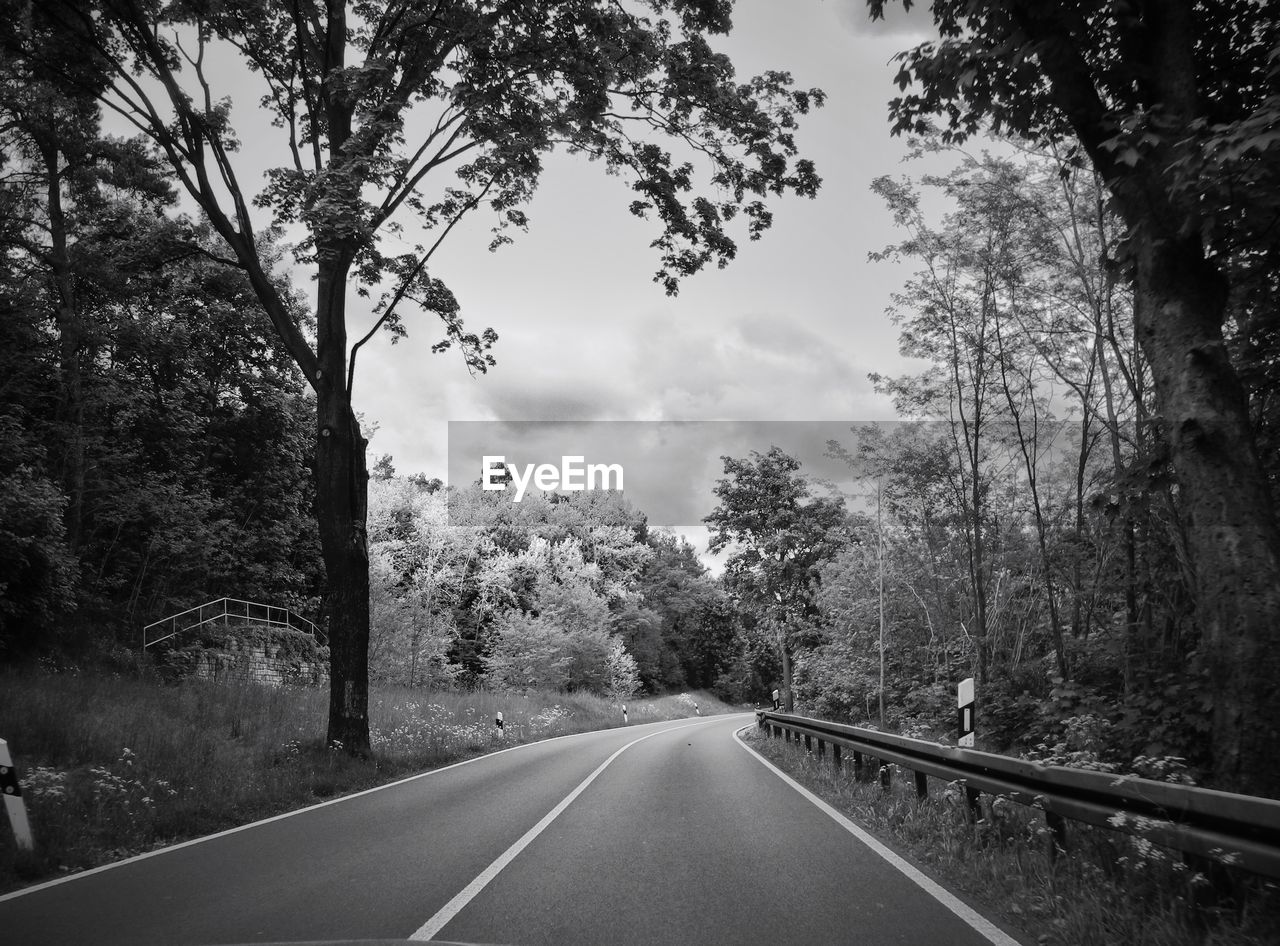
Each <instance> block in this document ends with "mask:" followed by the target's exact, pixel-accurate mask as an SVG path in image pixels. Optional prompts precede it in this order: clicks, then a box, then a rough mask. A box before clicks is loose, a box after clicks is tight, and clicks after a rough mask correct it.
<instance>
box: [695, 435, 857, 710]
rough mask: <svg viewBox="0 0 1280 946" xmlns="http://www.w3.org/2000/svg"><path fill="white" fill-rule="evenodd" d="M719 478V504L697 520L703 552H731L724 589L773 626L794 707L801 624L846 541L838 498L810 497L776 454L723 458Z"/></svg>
mask: <svg viewBox="0 0 1280 946" xmlns="http://www.w3.org/2000/svg"><path fill="white" fill-rule="evenodd" d="M721 460H722V461H723V462H724V472H725V478H724V479H721V480H718V481H717V482H716V486H715V494H716V497H717V498H718V499H719V500H720V504H719V505H718V506H716V508H715V509H714V510H712V512H711V514H710V515H708V516H705V517H704V518H703V522H705V523H707V525H708V527H709V529H710V531H711V540H710V542H709V543H708V547H709V548H710V549H711V550H712V551H713V552H717V551H720V550H721V549H725V548H729V547H730V546H733V547H734V552H733V554H731V555H730V556H729V560H728V562H727V563H726V564H725V583H726V585H727V586H728V587H729V588H730V590H731V591H733V592H734V593H735V594H736V595H737V596H738V597H739V599H740V600H742V601H745V602H750V604H751V605H752V606H754V607H755V608H756V609H757V610H758V611H759V613H760V615H761V616H762V617H763V618H764V619H765V620H766V621H768V623H769V624H771V625H772V629H773V633H774V637H775V642H776V648H777V651H778V657H779V659H780V661H781V664H782V688H783V694H784V698H785V702H786V708H787V710H788V711H790V710H791V709H792V708H793V707H794V701H793V695H792V692H791V661H792V656H793V650H794V646H795V638H796V636H797V634H798V633H799V624H800V622H802V621H803V620H804V619H805V618H807V617H810V616H812V614H813V613H814V606H813V592H814V590H815V588H816V586H817V583H818V571H819V567H820V566H821V564H822V563H823V562H824V561H826V560H827V559H829V558H831V557H832V556H833V555H835V554H836V552H838V551H839V550H840V548H842V547H843V546H844V545H845V544H846V543H847V541H848V537H847V535H846V534H845V531H844V523H845V512H844V500H843V499H829V498H827V497H816V498H815V497H811V496H810V495H809V485H808V483H807V482H806V481H805V479H804V477H803V476H801V475H800V474H799V472H798V471H799V469H800V461H798V460H796V459H795V458H794V457H791V456H789V455H787V454H786V453H785V452H784V451H782V450H781V449H779V448H778V447H770V448H769V452H768V453H765V454H761V453H759V452H757V451H755V450H753V451H751V455H750V456H749V457H747V458H746V459H744V460H737V459H734V458H733V457H721Z"/></svg>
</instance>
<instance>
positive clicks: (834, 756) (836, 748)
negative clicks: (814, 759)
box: [831, 742, 844, 769]
mask: <svg viewBox="0 0 1280 946" xmlns="http://www.w3.org/2000/svg"><path fill="white" fill-rule="evenodd" d="M831 763H832V764H833V765H834V766H835V767H836V768H837V769H838V768H841V767H842V766H843V765H844V759H842V758H840V744H839V743H837V742H833V743H832V744H831Z"/></svg>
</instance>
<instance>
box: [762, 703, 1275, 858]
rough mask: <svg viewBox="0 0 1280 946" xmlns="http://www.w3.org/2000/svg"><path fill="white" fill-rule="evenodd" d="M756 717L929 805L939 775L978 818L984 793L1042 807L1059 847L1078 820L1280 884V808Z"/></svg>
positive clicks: (801, 720)
mask: <svg viewBox="0 0 1280 946" xmlns="http://www.w3.org/2000/svg"><path fill="white" fill-rule="evenodd" d="M756 719H757V722H758V724H759V726H760V727H761V728H762V729H766V730H767V731H768V732H769V734H770V735H775V736H776V735H779V734H785V735H786V738H787V739H788V740H790V739H791V736H792V734H794V735H795V736H796V740H797V741H799V740H800V739H801V738H803V739H804V742H805V746H806V748H809V749H812V748H813V746H812V741H813V740H815V739H816V740H818V753H819V755H824V754H825V748H826V745H828V744H829V745H830V746H831V747H832V758H833V761H834V762H835V763H836V765H840V764H841V763H842V761H843V759H842V752H841V750H842V749H849V750H852V753H853V763H854V767H855V772H861V771H862V770H863V769H864V767H865V766H867V765H868V764H869V763H868V761H867V759H868V758H869V759H876V760H878V761H879V763H880V765H879V766H878V768H879V770H880V778H881V784H883V785H884V786H885V787H886V788H887V787H888V785H889V771H890V770H889V769H888V768H887V766H886V765H885V763H893V764H895V765H899V766H902V767H903V768H906V769H909V770H911V771H912V772H913V773H914V774H915V785H916V791H917V793H918V794H919V795H920V796H921V797H922V798H923V797H924V796H925V795H926V794H927V792H928V777H929V776H933V777H934V778H939V779H943V780H945V781H947V782H960V783H962V784H963V786H964V788H965V792H966V794H967V797H968V802H969V805H970V808H971V809H974V810H976V808H977V806H978V799H979V796H980V794H981V793H984V792H985V793H987V794H990V795H1002V796H1004V797H1006V798H1008V799H1010V800H1011V801H1014V802H1016V803H1018V804H1021V805H1027V806H1029V807H1033V808H1039V809H1041V810H1043V811H1044V813H1045V819H1046V823H1047V825H1048V827H1049V829H1050V830H1051V831H1052V833H1053V836H1054V840H1055V842H1056V845H1055V847H1058V848H1065V846H1066V827H1065V819H1071V820H1073V821H1083V822H1086V823H1088V824H1094V825H1100V826H1102V827H1105V828H1110V829H1112V830H1115V831H1123V832H1125V833H1126V834H1131V835H1134V836H1137V837H1141V838H1145V839H1147V840H1148V841H1150V842H1152V843H1153V844H1159V845H1162V846H1164V847H1168V848H1173V849H1175V850H1178V851H1181V852H1183V853H1184V854H1187V855H1191V856H1194V857H1198V858H1203V859H1206V860H1208V861H1212V862H1217V863H1221V864H1225V865H1229V866H1231V867H1238V868H1241V869H1244V870H1247V871H1250V872H1252V873H1256V874H1261V875H1263V876H1266V877H1273V878H1280V800H1275V799H1270V798H1257V797H1254V796H1252V795H1236V794H1232V793H1231V792H1220V791H1215V790H1213V789H1208V788H1195V787H1192V786H1188V785H1175V784H1171V783H1168V782H1156V781H1153V780H1151V779H1144V778H1138V777H1137V776H1132V775H1114V774H1111V773H1106V772H1094V771H1089V770H1087V769H1072V768H1065V767H1063V766H1057V765H1042V764H1040V763H1038V762H1029V761H1027V760H1025V759H1015V758H1012V757H1010V756H1002V755H996V754H994V753H990V752H981V751H979V750H976V749H960V748H956V747H952V746H942V745H938V744H937V743H932V742H925V741H923V740H921V739H910V738H908V737H906V736H898V735H894V734H892V733H882V732H877V731H876V730H873V729H861V728H858V727H856V726H846V725H843V724H841V723H829V722H824V721H822V720H817V719H810V718H808V717H804V716H795V715H790V714H785V713H773V712H769V711H766V710H758V711H757V712H756ZM864 757H866V758H864Z"/></svg>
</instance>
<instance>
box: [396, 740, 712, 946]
mask: <svg viewBox="0 0 1280 946" xmlns="http://www.w3.org/2000/svg"><path fill="white" fill-rule="evenodd" d="M714 721H715V720H714V718H712V719H702V720H698V721H697V722H694V723H684V724H683V725H680V726H672V727H671V728H670V729H660V730H658V731H657V732H651V733H649V734H648V735H647V736H641V737H640V738H639V739H633V740H631V741H630V742H628V743H627V744H626V745H625V746H623V747H622V748H621V749H619V750H618V751H617V752H615V753H614V754H613V755H611V756H609V758H607V759H605V760H604V761H603V762H601V763H600V765H599V766H598V767H597V768H596V770H595V771H594V772H592V773H591V774H590V775H588V776H587V777H586V778H585V779H583V780H582V781H581V782H580V783H579V784H578V786H577V787H576V788H575V789H574V790H573V791H571V792H570V793H569V794H568V795H566V796H565V797H564V798H563V799H561V801H560V803H559V804H558V805H556V806H555V807H554V808H552V809H551V810H550V811H549V812H547V813H546V815H544V816H543V818H542V820H541V821H539V822H538V823H537V824H535V825H534V826H533V827H532V828H530V829H529V830H528V831H526V832H525V833H524V834H523V835H522V836H521V837H520V839H519V840H518V841H516V843H515V844H513V845H511V847H509V848H507V849H506V850H505V851H503V852H502V853H501V854H499V855H498V857H497V859H496V860H494V862H493V863H492V864H490V865H489V866H488V867H486V868H485V869H484V870H482V871H481V872H480V874H479V875H478V876H477V877H476V879H475V880H473V881H471V883H469V884H467V886H466V887H464V888H463V889H462V890H461V891H460V892H459V893H458V894H457V895H456V896H455V897H454V898H453V899H452V900H450V901H449V902H448V903H446V904H445V905H444V906H443V907H441V908H440V909H439V910H438V911H437V912H436V915H435V916H433V917H432V918H431V919H429V920H427V922H426V923H423V924H422V926H420V927H418V929H417V930H415V931H414V932H413V933H412V934H411V935H410V936H409V939H410V940H414V941H418V942H421V941H423V940H430V939H435V938H436V934H438V933H439V932H440V931H441V930H442V929H444V927H445V925H446V924H447V923H448V922H449V921H450V920H452V919H453V918H454V917H455V916H457V915H458V913H459V912H461V911H462V909H463V907H465V906H466V905H467V904H468V903H470V902H471V901H472V900H474V899H475V897H476V895H477V894H479V893H480V891H481V890H483V889H484V888H485V887H487V886H488V885H489V883H490V881H492V880H493V879H494V878H495V877H497V876H498V874H500V873H502V870H503V868H505V867H506V866H507V865H508V864H510V863H511V862H512V861H513V860H515V859H516V857H517V856H518V855H519V854H520V852H521V851H523V850H524V849H525V848H527V847H528V846H529V845H530V844H532V843H533V840H534V839H535V838H536V837H537V836H538V835H540V834H541V833H542V832H543V831H545V830H546V829H547V826H548V825H550V824H551V822H553V821H555V820H556V818H557V817H559V815H560V813H561V812H562V811H564V810H565V809H566V808H568V807H569V805H570V804H572V803H573V800H574V799H575V798H577V797H578V796H579V795H581V794H582V793H583V792H584V791H586V788H587V786H588V785H590V784H591V783H592V782H594V781H595V780H596V778H597V777H598V776H599V775H600V773H601V772H603V771H604V770H605V769H607V768H608V767H609V765H610V764H611V763H612V762H613V760H614V759H616V758H618V756H620V755H622V753H624V752H626V751H627V750H628V749H630V748H631V747H632V746H634V745H636V744H637V743H641V742H644V741H645V740H646V739H652V738H653V737H654V736H661V735H663V734H664V733H671V732H676V731H677V730H681V729H688V728H689V727H690V726H699V725H702V724H704V723H708V722H714Z"/></svg>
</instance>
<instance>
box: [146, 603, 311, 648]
mask: <svg viewBox="0 0 1280 946" xmlns="http://www.w3.org/2000/svg"><path fill="white" fill-rule="evenodd" d="M215 621H221V622H222V623H223V624H231V623H232V622H233V621H234V622H235V623H238V624H264V625H266V626H267V627H278V628H282V629H287V630H293V631H301V632H302V633H304V634H310V635H311V636H312V637H314V638H316V639H317V640H319V641H320V642H321V643H324V635H323V634H321V633H320V629H319V628H317V627H316V625H315V624H314V623H313V622H311V621H308V620H307V619H306V618H304V617H302V616H300V615H297V614H294V613H293V612H292V611H290V610H289V609H288V608H281V607H278V606H276V605H274V604H258V603H257V602H256V601H242V600H240V599H239V598H218V599H217V600H215V601H206V602H205V603H204V604H201V605H197V606H196V607H194V608H188V609H187V610H185V611H181V612H179V613H177V614H171V615H170V616H169V617H167V618H161V619H160V620H159V621H152V622H151V623H150V624H148V625H147V626H146V627H144V628H143V629H142V649H143V650H146V649H147V648H148V647H150V646H151V645H152V644H158V643H160V642H161V641H165V640H168V639H169V638H171V637H175V636H177V635H178V634H181V633H182V632H183V631H190V630H193V629H194V628H197V627H202V626H203V625H205V624H212V623H213V622H215Z"/></svg>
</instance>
